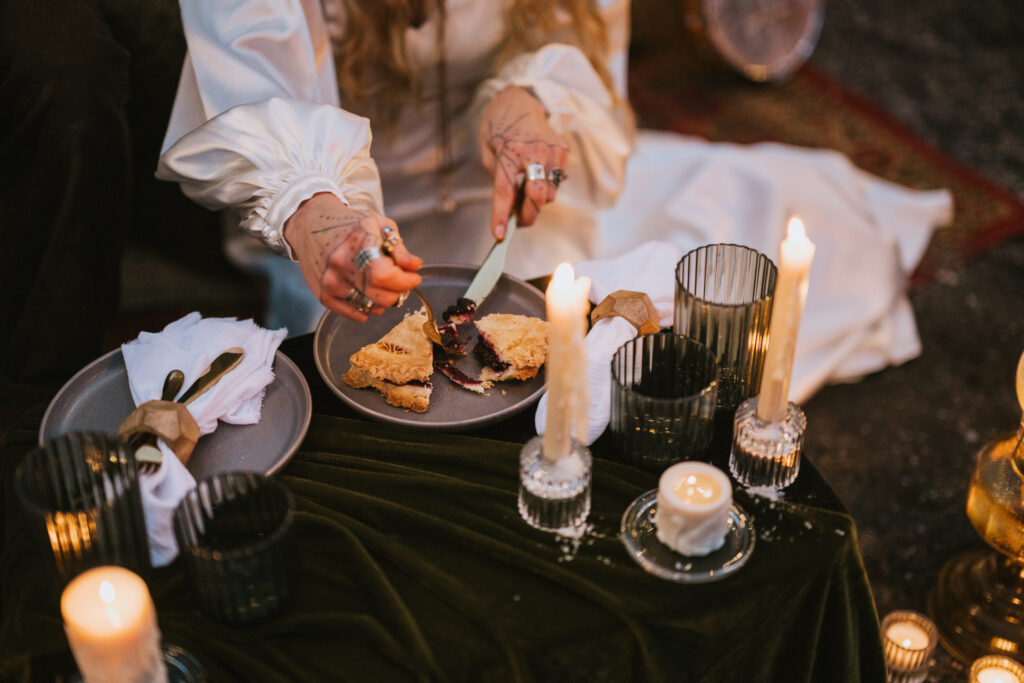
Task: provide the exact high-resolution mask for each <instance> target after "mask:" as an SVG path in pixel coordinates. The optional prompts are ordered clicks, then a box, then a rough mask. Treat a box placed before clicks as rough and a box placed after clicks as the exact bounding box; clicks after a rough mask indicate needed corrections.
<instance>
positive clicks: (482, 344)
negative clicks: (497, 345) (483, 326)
mask: <svg viewBox="0 0 1024 683" xmlns="http://www.w3.org/2000/svg"><path fill="white" fill-rule="evenodd" d="M473 353H474V354H475V355H476V357H477V358H479V359H480V362H481V363H483V364H484V365H486V366H487V367H489V368H491V369H492V370H494V371H495V372H504V371H505V370H507V369H508V368H509V367H510V366H511V365H512V364H511V363H509V362H508V361H504V360H502V359H501V357H499V356H498V352H497V351H495V350H494V345H493V344H491V342H490V341H489V340H488V339H487V337H486V336H484V335H483V333H481V334H480V335H479V336H478V337H477V340H476V346H475V347H473Z"/></svg>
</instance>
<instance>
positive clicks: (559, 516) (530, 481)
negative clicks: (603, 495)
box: [518, 436, 592, 536]
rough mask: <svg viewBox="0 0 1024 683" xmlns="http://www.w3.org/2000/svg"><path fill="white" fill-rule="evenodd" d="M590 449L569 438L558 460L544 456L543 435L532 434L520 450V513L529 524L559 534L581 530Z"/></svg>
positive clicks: (586, 504)
mask: <svg viewBox="0 0 1024 683" xmlns="http://www.w3.org/2000/svg"><path fill="white" fill-rule="evenodd" d="M591 466H592V459H591V455H590V450H589V449H588V448H587V447H586V446H584V445H582V444H580V443H578V442H576V441H575V440H573V441H572V450H571V451H570V452H569V454H568V455H566V456H564V457H562V458H559V459H558V460H554V461H551V460H548V459H547V458H545V457H544V437H543V436H535V437H533V438H532V439H530V440H529V441H528V442H526V445H524V446H523V449H522V451H520V453H519V502H518V507H519V516H520V517H522V518H523V520H524V521H525V522H526V523H527V524H529V525H530V526H532V527H534V528H536V529H540V530H541V531H550V532H552V533H556V534H559V535H561V536H579V535H581V534H582V531H583V529H584V526H585V524H586V521H587V517H588V516H589V515H590V475H591Z"/></svg>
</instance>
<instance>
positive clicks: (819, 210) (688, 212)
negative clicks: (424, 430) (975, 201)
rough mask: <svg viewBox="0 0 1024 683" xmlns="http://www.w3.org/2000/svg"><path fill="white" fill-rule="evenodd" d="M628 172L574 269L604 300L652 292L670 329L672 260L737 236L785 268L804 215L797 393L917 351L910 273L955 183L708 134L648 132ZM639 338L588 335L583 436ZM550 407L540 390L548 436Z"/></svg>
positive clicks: (600, 327)
mask: <svg viewBox="0 0 1024 683" xmlns="http://www.w3.org/2000/svg"><path fill="white" fill-rule="evenodd" d="M627 179H628V180H627V182H626V186H625V190H624V192H623V194H622V195H621V196H620V197H619V200H618V202H617V203H616V205H615V206H614V207H612V208H611V209H609V210H607V211H604V212H602V213H601V214H600V218H599V225H598V226H597V229H598V232H599V235H600V237H599V240H598V245H597V247H596V249H595V256H596V257H597V258H596V259H595V260H590V261H585V262H580V263H577V264H576V267H575V268H576V271H577V272H578V273H580V274H581V275H588V276H589V277H590V278H591V281H592V288H591V294H590V299H591V301H593V302H594V303H599V302H600V301H601V299H603V298H604V297H605V296H607V295H608V294H609V293H611V292H613V291H615V290H616V289H632V290H637V291H645V292H647V293H648V294H649V295H650V296H651V299H652V300H653V301H654V304H655V306H656V307H657V308H658V312H659V314H660V315H661V317H662V320H661V322H662V326H663V327H667V326H670V325H671V324H672V307H673V301H672V299H673V297H674V292H675V289H674V288H675V284H674V283H675V262H674V261H673V259H674V260H675V261H678V259H679V258H680V257H681V255H682V254H685V253H686V252H687V251H689V250H691V249H695V248H697V247H700V246H703V245H705V244H713V243H734V244H742V245H746V246H748V247H752V248H754V249H757V250H759V251H761V252H763V253H764V254H765V255H767V256H768V257H769V258H771V259H772V261H774V262H775V263H776V264H777V263H778V259H779V245H780V244H781V242H782V240H783V238H784V237H785V234H784V233H785V229H786V222H787V220H788V218H789V216H791V215H797V216H799V217H800V218H802V219H803V222H804V224H805V226H806V228H807V234H808V237H810V239H811V240H812V241H813V242H814V243H815V245H816V251H815V257H814V263H813V266H812V268H811V274H810V283H809V287H808V294H807V302H806V305H805V308H804V313H803V317H802V320H801V323H800V332H799V337H798V339H797V346H796V357H795V360H794V366H793V375H792V379H791V382H790V393H789V400H791V401H793V402H795V403H803V402H804V401H806V400H807V399H808V398H810V397H811V396H812V395H813V394H814V393H815V392H816V391H818V389H820V388H821V387H822V386H824V385H825V384H827V383H829V382H839V381H853V380H856V379H859V378H860V377H862V376H864V375H865V374H867V373H870V372H875V371H878V370H880V369H882V368H884V367H886V366H888V365H898V364H900V363H903V362H906V361H907V360H910V359H911V358H914V357H916V356H917V355H918V354H920V352H921V342H920V338H919V337H918V334H917V326H916V324H915V322H914V314H913V310H912V309H911V306H910V302H909V300H908V298H907V295H906V282H907V277H908V275H909V273H910V272H911V271H912V270H913V268H914V267H915V266H916V265H917V263H918V262H919V261H920V259H921V256H922V255H923V253H924V249H925V247H926V246H927V245H928V241H929V239H930V238H931V234H932V231H933V230H934V229H935V228H936V227H937V226H940V225H943V224H945V223H947V222H948V221H949V220H950V219H951V218H952V213H953V201H952V196H951V194H950V193H949V192H948V191H946V190H935V191H919V190H912V189H909V188H905V187H901V186H899V185H896V184H894V183H891V182H888V181H886V180H884V179H882V178H878V177H876V176H873V175H871V174H869V173H866V172H865V171H863V170H861V169H859V168H857V167H856V166H854V165H853V164H852V163H850V161H849V160H848V159H847V158H846V157H845V156H843V155H842V154H840V153H838V152H834V151H831V150H817V149H807V148H801V147H794V146H791V145H782V144H775V143H763V144H757V145H746V146H743V145H732V144H724V143H708V142H707V141H704V140H699V139H696V138H686V137H683V136H679V135H676V134H668V133H658V132H652V131H643V132H641V134H640V135H639V136H638V139H637V145H636V151H635V152H634V154H633V156H632V157H631V158H630V162H629V168H628V170H627ZM637 245H639V246H637ZM623 254H624V255H623ZM669 261H673V263H672V267H669ZM632 336H633V328H632V326H631V325H629V324H628V323H625V321H619V322H616V321H615V320H614V319H613V320H607V319H606V320H604V321H601V322H599V323H598V324H597V325H595V326H594V328H593V329H592V330H591V331H590V333H589V334H588V335H587V340H586V349H587V362H588V366H589V369H588V381H589V383H590V386H589V392H590V418H589V428H588V430H587V434H586V435H585V436H586V441H585V443H588V444H589V443H591V442H593V440H594V439H596V438H597V437H598V436H600V434H601V432H602V431H604V428H605V427H606V426H607V424H608V414H609V403H610V401H611V390H610V387H609V382H610V377H611V370H610V366H609V363H610V360H611V357H612V355H613V354H614V352H615V350H616V349H617V348H618V347H619V346H620V345H621V344H622V343H624V342H625V341H627V340H628V339H630V338H632ZM546 410H547V401H546V400H545V397H542V398H541V402H540V404H539V405H538V408H537V416H536V426H537V431H538V433H543V431H544V425H545V419H546V414H545V413H546ZM577 438H579V436H577Z"/></svg>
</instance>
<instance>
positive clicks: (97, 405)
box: [39, 349, 313, 480]
mask: <svg viewBox="0 0 1024 683" xmlns="http://www.w3.org/2000/svg"><path fill="white" fill-rule="evenodd" d="M274 375H275V377H274V381H273V382H271V383H270V386H268V387H267V394H266V396H265V397H264V398H263V416H264V417H263V419H262V420H260V421H259V422H258V423H256V424H254V425H232V424H225V423H223V422H222V423H220V424H219V425H217V429H216V431H214V432H213V433H212V434H207V435H206V436H204V437H202V438H201V439H199V442H198V443H197V444H196V448H195V450H194V451H193V452H192V457H191V458H190V459H189V462H188V469H189V471H190V472H191V473H192V476H193V477H195V478H196V480H200V479H204V478H206V477H208V476H210V475H211V474H217V473H220V472H227V471H230V470H245V471H251V472H262V473H264V474H273V473H274V472H276V471H277V470H279V469H281V468H282V467H284V464H285V463H286V462H288V460H289V459H291V457H292V456H293V455H294V454H295V451H297V450H298V448H299V444H301V443H302V439H303V437H305V436H306V430H308V429H309V420H310V418H311V417H312V414H313V400H312V398H311V397H310V394H309V385H308V384H306V378H305V377H303V376H302V373H301V372H300V371H299V369H298V367H296V365H295V363H293V362H292V361H291V359H290V358H288V356H286V355H284V354H283V353H281V352H280V351H278V352H277V355H276V356H275V358H274ZM134 409H135V404H134V403H133V402H132V395H131V390H130V389H129V388H128V372H127V371H126V370H125V367H124V358H123V357H122V355H121V349H114V350H113V351H111V352H110V353H108V354H106V355H104V356H101V357H100V358H97V359H96V360H94V361H93V362H92V363H90V364H89V365H87V366H85V367H84V368H82V369H81V370H79V371H78V373H77V374H76V375H75V376H74V377H72V378H71V379H70V380H68V382H67V384H65V385H64V386H63V387H62V388H61V390H60V391H59V392H57V395H56V396H55V397H54V399H53V400H52V401H51V402H50V405H49V407H48V408H47V409H46V413H45V414H44V415H43V422H42V424H41V425H40V427H39V443H40V444H42V443H43V442H44V441H45V440H46V439H49V438H53V437H56V436H60V435H62V434H67V433H68V432H73V431H98V432H105V433H110V434H116V433H117V428H118V427H119V426H120V425H121V423H122V422H123V421H124V419H125V418H126V417H127V416H128V414H129V413H130V412H131V411H132V410H134Z"/></svg>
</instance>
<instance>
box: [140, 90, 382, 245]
mask: <svg viewBox="0 0 1024 683" xmlns="http://www.w3.org/2000/svg"><path fill="white" fill-rule="evenodd" d="M370 140H371V136H370V123H369V121H368V120H367V119H366V118H364V117H361V116H356V115H355V114H351V113H349V112H346V111H344V110H342V109H339V108H338V107H336V106H333V105H329V104H316V103H310V102H301V101H298V100H289V99H285V98H278V97H272V98H270V99H267V100H263V101H261V102H253V103H250V104H243V105H238V106H236V107H234V108H232V109H229V110H228V111H226V112H224V113H222V114H219V115H217V116H215V117H213V118H212V119H210V120H209V121H207V122H205V123H204V124H202V125H201V126H199V127H198V128H196V129H195V130H193V131H191V132H190V133H188V134H187V135H185V136H183V137H182V138H181V139H179V140H178V141H176V142H175V143H174V144H173V145H171V147H169V148H168V149H167V150H166V151H165V152H164V153H163V154H162V155H161V156H160V160H159V164H158V167H157V173H156V176H157V177H158V178H160V179H162V180H171V181H175V182H178V183H180V184H181V189H182V191H183V192H184V193H185V194H186V195H187V196H188V197H190V198H191V199H193V200H194V201H196V202H198V203H199V204H201V205H203V206H205V207H207V208H209V209H214V210H220V209H228V208H230V209H234V210H235V211H237V212H239V214H240V216H241V219H242V227H244V228H245V229H246V230H247V231H248V232H249V233H251V234H252V235H254V236H255V237H257V238H258V239H260V240H261V241H263V242H264V243H266V244H267V246H269V247H270V248H271V249H273V250H274V251H277V252H279V253H281V254H284V255H286V256H288V257H289V258H294V256H293V255H292V252H291V248H290V247H289V246H288V244H287V242H286V241H285V239H284V224H285V221H287V220H288V218H289V217H290V216H291V215H292V214H293V213H294V212H295V210H296V209H297V208H298V206H299V204H301V203H302V202H303V201H305V200H306V199H309V198H310V197H312V196H313V195H314V194H317V193H320V192H328V193H330V194H332V195H334V196H336V197H338V199H339V200H341V201H342V202H343V203H345V204H346V205H349V206H352V205H357V206H359V207H360V208H367V209H372V210H375V211H380V207H381V204H382V197H381V189H380V174H379V173H378V171H377V165H376V164H375V163H374V162H373V159H371V158H370V152H369V150H370Z"/></svg>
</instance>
